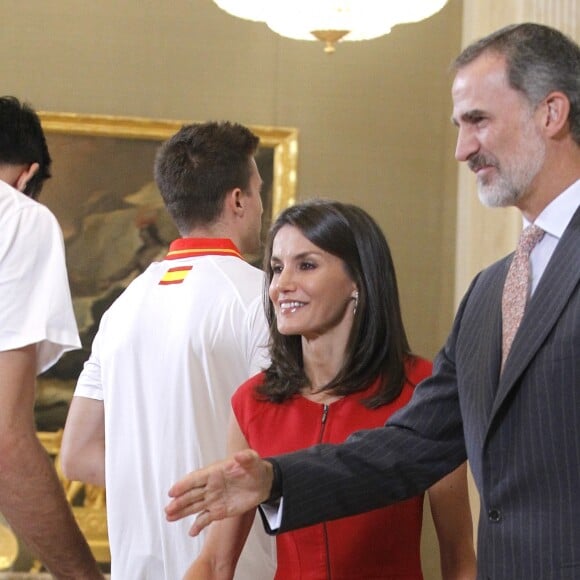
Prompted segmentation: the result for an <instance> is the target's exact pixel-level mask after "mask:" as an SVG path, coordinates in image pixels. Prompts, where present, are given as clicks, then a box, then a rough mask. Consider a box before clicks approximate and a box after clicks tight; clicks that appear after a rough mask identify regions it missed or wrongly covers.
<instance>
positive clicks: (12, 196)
mask: <svg viewBox="0 0 580 580" xmlns="http://www.w3.org/2000/svg"><path fill="white" fill-rule="evenodd" d="M29 344H36V345H37V374H40V373H41V372H44V371H45V370H47V369H48V368H49V367H51V366H52V365H53V364H54V363H55V362H56V361H57V360H58V359H59V358H60V357H61V356H62V354H63V353H64V352H66V351H69V350H73V349H76V348H79V347H80V346H81V343H80V340H79V337H78V332H77V326H76V321H75V317H74V312H73V309H72V303H71V296H70V289H69V285H68V277H67V272H66V265H65V258H64V244H63V239H62V232H61V229H60V227H59V225H58V222H57V221H56V218H55V217H54V216H53V215H52V213H51V212H50V210H49V209H48V208H47V207H45V206H43V205H42V204H40V203H38V202H36V201H34V200H32V199H30V198H29V197H27V196H26V195H24V194H22V193H20V192H19V191H16V190H15V189H13V188H12V187H10V186H9V185H7V184H6V183H4V182H3V181H0V351H6V350H12V349H15V348H21V347H23V346H27V345H29Z"/></svg>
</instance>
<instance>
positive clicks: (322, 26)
mask: <svg viewBox="0 0 580 580" xmlns="http://www.w3.org/2000/svg"><path fill="white" fill-rule="evenodd" d="M214 2H215V3H216V4H217V5H218V6H219V7H220V8H221V9H222V10H224V11H226V12H228V13H229V14H231V15H233V16H237V17H239V18H245V19H246V20H254V21H256V22H265V23H266V24H267V25H268V26H269V27H270V28H271V29H272V30H273V31H274V32H276V33H278V34H280V35H281V36H285V37H287V38H294V39H296V40H321V41H322V42H324V43H325V47H324V51H325V52H328V53H331V52H334V50H335V44H336V43H337V42H343V41H351V40H352V41H354V40H370V39H371V38H377V37H379V36H384V35H385V34H388V33H389V32H390V31H391V28H392V27H393V26H396V25H397V24H402V23H406V22H418V21H420V20H425V19H426V18H429V17H430V16H432V15H433V14H435V13H436V12H439V10H441V8H443V6H445V4H447V0H214Z"/></svg>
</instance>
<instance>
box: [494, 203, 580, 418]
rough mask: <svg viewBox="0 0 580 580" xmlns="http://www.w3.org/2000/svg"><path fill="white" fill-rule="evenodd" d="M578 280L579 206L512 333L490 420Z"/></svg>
mask: <svg viewBox="0 0 580 580" xmlns="http://www.w3.org/2000/svg"><path fill="white" fill-rule="evenodd" d="M579 281H580V208H579V209H578V210H577V211H576V213H575V214H574V217H573V218H572V221H571V222H570V224H569V225H568V227H567V228H566V231H565V232H564V234H563V235H562V238H561V239H560V242H559V243H558V245H557V247H556V249H555V251H554V254H553V256H552V258H551V260H550V262H549V263H548V266H547V267H546V270H545V272H544V274H543V276H542V279H541V280H540V283H539V284H538V287H537V289H536V291H535V292H534V295H533V296H532V299H531V300H530V303H529V305H528V307H527V308H526V312H525V314H524V318H523V320H522V323H521V326H520V328H519V329H518V332H517V334H516V336H515V339H514V342H513V344H512V348H511V350H510V354H509V357H508V359H507V361H506V364H505V368H504V371H503V373H502V374H501V377H500V380H499V386H498V390H497V393H496V397H495V400H494V403H493V408H492V413H491V417H490V424H491V421H493V418H494V416H495V414H496V413H497V411H498V409H499V408H500V407H501V405H502V403H503V401H504V400H505V398H506V396H507V395H508V393H509V391H510V390H511V389H512V387H513V386H514V384H515V382H516V381H517V379H518V378H519V377H520V375H521V374H522V372H523V371H524V370H525V369H526V367H527V366H528V365H529V363H530V361H531V360H532V359H533V357H534V356H535V355H536V353H537V352H538V349H539V348H540V347H541V345H542V344H543V342H544V341H545V339H546V337H547V336H548V334H549V333H550V331H551V330H552V328H553V327H554V325H555V324H556V322H557V320H558V318H559V317H560V315H561V313H562V310H563V309H564V308H565V306H566V304H567V303H568V301H569V300H570V297H571V295H572V293H573V292H574V289H575V288H576V287H577V286H578V283H579Z"/></svg>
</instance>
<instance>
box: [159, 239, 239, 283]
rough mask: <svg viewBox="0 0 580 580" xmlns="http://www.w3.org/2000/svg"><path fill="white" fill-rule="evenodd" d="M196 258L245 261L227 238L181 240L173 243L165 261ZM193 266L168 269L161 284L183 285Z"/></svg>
mask: <svg viewBox="0 0 580 580" xmlns="http://www.w3.org/2000/svg"><path fill="white" fill-rule="evenodd" d="M196 256H235V257H237V258H241V259H242V260H243V256H242V254H241V253H240V251H239V250H238V248H237V247H236V245H235V244H234V243H233V242H232V241H231V240H229V239H227V238H179V239H177V240H175V241H173V242H172V243H171V246H169V252H168V253H167V255H166V256H165V260H179V259H181V258H194V257H196ZM191 269H192V266H178V267H175V268H168V269H167V271H166V272H165V274H164V275H163V276H162V278H161V280H160V281H159V284H160V285H161V286H167V285H170V284H181V283H182V282H183V281H184V280H185V278H186V277H187V274H188V273H189V272H190V270H191Z"/></svg>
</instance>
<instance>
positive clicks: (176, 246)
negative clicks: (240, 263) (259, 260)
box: [165, 238, 243, 260]
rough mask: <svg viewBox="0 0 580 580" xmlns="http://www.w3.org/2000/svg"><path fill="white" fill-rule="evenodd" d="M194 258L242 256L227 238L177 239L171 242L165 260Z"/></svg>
mask: <svg viewBox="0 0 580 580" xmlns="http://www.w3.org/2000/svg"><path fill="white" fill-rule="evenodd" d="M195 256H235V257H237V258H241V259H242V260H243V256H242V254H241V252H240V250H238V248H237V247H236V245H235V244H234V242H232V240H230V239H229V238H179V239H177V240H174V241H173V242H171V245H170V246H169V252H168V253H167V256H165V259H166V260H179V259H180V258H191V257H195Z"/></svg>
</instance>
